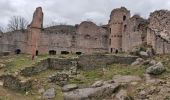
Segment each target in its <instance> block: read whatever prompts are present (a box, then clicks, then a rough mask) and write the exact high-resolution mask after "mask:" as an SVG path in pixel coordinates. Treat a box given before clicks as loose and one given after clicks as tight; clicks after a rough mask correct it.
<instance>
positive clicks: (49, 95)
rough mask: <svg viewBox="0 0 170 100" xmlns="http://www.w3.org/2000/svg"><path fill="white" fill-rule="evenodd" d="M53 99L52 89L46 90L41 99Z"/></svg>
mask: <svg viewBox="0 0 170 100" xmlns="http://www.w3.org/2000/svg"><path fill="white" fill-rule="evenodd" d="M53 98H55V89H54V88H51V89H48V90H47V91H45V92H44V93H43V99H53Z"/></svg>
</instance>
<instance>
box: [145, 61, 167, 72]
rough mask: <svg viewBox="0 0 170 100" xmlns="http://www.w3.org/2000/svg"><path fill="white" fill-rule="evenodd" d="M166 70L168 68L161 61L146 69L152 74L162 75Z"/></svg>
mask: <svg viewBox="0 0 170 100" xmlns="http://www.w3.org/2000/svg"><path fill="white" fill-rule="evenodd" d="M165 71H166V69H165V67H164V66H163V64H162V63H161V62H158V63H157V64H156V65H153V66H151V67H149V68H148V69H147V70H146V72H147V73H148V74H152V75H160V74H162V73H163V72H165Z"/></svg>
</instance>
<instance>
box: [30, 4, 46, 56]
mask: <svg viewBox="0 0 170 100" xmlns="http://www.w3.org/2000/svg"><path fill="white" fill-rule="evenodd" d="M42 28H43V12H42V8H41V7H38V8H36V10H35V12H34V15H33V19H32V22H31V24H30V25H29V26H28V31H29V33H28V41H27V44H28V45H27V53H28V54H32V55H34V56H35V55H38V45H39V44H38V43H39V38H40V33H41V30H42Z"/></svg>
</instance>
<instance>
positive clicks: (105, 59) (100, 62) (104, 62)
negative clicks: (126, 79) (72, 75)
mask: <svg viewBox="0 0 170 100" xmlns="http://www.w3.org/2000/svg"><path fill="white" fill-rule="evenodd" d="M136 59H137V57H123V56H115V55H83V56H80V58H79V60H78V65H79V67H80V69H82V70H94V69H96V68H103V67H107V66H108V65H111V64H114V63H119V64H131V63H132V62H134V61H135V60H136Z"/></svg>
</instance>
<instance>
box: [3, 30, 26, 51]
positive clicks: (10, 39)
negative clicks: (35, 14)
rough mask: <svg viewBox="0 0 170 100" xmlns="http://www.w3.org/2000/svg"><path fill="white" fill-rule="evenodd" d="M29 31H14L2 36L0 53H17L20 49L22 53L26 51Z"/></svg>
mask: <svg viewBox="0 0 170 100" xmlns="http://www.w3.org/2000/svg"><path fill="white" fill-rule="evenodd" d="M27 36H28V34H27V31H26V30H25V31H13V32H8V33H4V34H2V36H1V38H0V52H1V53H3V52H13V53H14V52H15V50H16V49H20V50H21V53H25V51H26V49H25V48H26V39H27Z"/></svg>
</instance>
